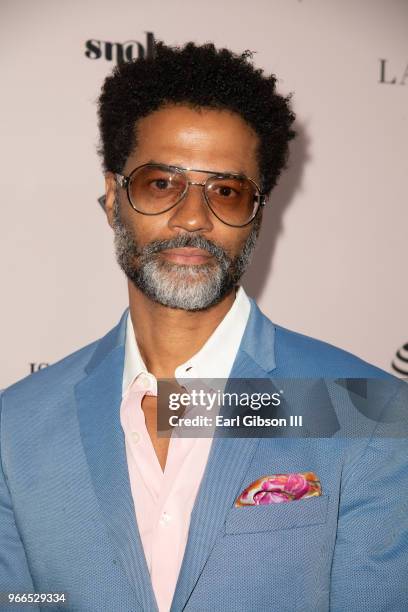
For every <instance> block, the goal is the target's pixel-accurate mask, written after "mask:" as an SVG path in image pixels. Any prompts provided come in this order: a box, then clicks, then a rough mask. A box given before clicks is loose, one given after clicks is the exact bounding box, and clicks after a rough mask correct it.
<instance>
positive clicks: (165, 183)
mask: <svg viewBox="0 0 408 612" xmlns="http://www.w3.org/2000/svg"><path fill="white" fill-rule="evenodd" d="M150 185H151V186H152V187H153V188H155V189H158V190H159V191H165V190H166V189H168V188H169V187H170V186H171V183H170V181H169V180H167V179H164V178H159V179H155V180H154V181H151V183H150Z"/></svg>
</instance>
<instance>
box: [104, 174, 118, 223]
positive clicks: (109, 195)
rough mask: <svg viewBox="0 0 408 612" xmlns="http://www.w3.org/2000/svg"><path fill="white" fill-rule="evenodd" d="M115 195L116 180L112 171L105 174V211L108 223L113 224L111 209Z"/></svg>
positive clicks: (112, 208)
mask: <svg viewBox="0 0 408 612" xmlns="http://www.w3.org/2000/svg"><path fill="white" fill-rule="evenodd" d="M115 197H116V181H115V177H114V174H113V172H107V173H106V174H105V212H106V218H107V219H108V223H109V225H110V226H111V227H112V226H113V210H114V206H115Z"/></svg>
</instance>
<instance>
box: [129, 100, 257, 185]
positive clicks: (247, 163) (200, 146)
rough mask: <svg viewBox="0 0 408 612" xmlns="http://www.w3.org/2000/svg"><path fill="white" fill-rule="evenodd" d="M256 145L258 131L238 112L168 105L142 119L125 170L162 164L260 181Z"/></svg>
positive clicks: (137, 125)
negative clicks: (236, 175)
mask: <svg viewBox="0 0 408 612" xmlns="http://www.w3.org/2000/svg"><path fill="white" fill-rule="evenodd" d="M258 143H259V138H258V136H257V135H256V133H255V132H254V130H253V129H252V128H251V127H250V126H249V125H248V124H247V123H246V122H245V121H244V119H242V117H240V115H238V114H236V113H232V112H230V111H227V110H214V109H208V108H199V109H195V108H191V107H189V106H168V107H164V108H161V109H159V110H157V111H154V112H153V113H151V114H149V115H147V116H146V117H144V118H142V119H140V120H139V121H138V123H137V124H136V148H135V150H134V151H133V152H132V154H131V155H130V156H129V159H128V160H127V163H126V166H125V168H126V170H127V171H129V170H131V169H132V167H135V166H136V165H138V164H143V163H147V162H158V163H163V164H173V165H177V166H183V167H188V168H199V169H202V170H217V171H220V172H223V171H224V172H228V171H229V172H242V173H244V174H246V175H248V176H250V177H252V178H256V179H259V176H258V174H259V172H258V160H257V151H258Z"/></svg>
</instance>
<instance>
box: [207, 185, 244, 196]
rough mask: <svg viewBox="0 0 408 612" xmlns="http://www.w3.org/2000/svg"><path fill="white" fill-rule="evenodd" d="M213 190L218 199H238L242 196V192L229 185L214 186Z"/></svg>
mask: <svg viewBox="0 0 408 612" xmlns="http://www.w3.org/2000/svg"><path fill="white" fill-rule="evenodd" d="M211 190H212V192H213V193H215V194H216V195H217V196H218V197H220V198H225V199H232V198H236V197H239V195H240V190H239V189H237V188H235V185H234V186H232V185H228V184H218V185H217V184H214V185H213V186H212V189H211Z"/></svg>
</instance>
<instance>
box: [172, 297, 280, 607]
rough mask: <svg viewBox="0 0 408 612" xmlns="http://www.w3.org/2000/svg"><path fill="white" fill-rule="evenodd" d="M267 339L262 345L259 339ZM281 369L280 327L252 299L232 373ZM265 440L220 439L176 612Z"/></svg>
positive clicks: (199, 501) (194, 523) (198, 508)
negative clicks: (276, 340)
mask: <svg viewBox="0 0 408 612" xmlns="http://www.w3.org/2000/svg"><path fill="white" fill-rule="evenodd" d="M259 338H262V339H263V342H262V343H259V342H258V340H257V339H259ZM274 368H275V359H274V327H273V325H272V323H271V322H270V321H269V320H268V319H266V317H264V316H263V315H262V313H261V312H260V310H259V309H258V307H257V306H256V304H255V302H253V301H252V300H251V313H250V316H249V320H248V323H247V326H246V329H245V333H244V336H243V338H242V342H241V345H240V349H239V351H238V354H237V357H236V359H235V362H234V365H233V367H232V370H231V374H230V379H232V378H247V379H250V378H268V377H269V375H268V373H269V372H270V371H271V370H273V369H274ZM259 440H260V438H248V439H247V438H244V439H239V438H238V439H237V438H215V439H214V440H213V442H212V445H211V450H210V454H209V457H208V462H207V467H206V470H205V472H204V476H203V479H202V482H201V486H200V489H199V492H198V495H197V498H196V501H195V504H194V508H193V512H192V514H191V521H190V530H189V537H188V541H187V546H186V550H185V554H184V558H183V563H182V566H181V570H180V575H179V579H178V582H177V586H176V591H175V594H174V598H173V602H172V606H171V612H180V610H183V609H184V607H185V606H186V604H187V602H188V600H189V598H190V596H191V594H192V591H193V589H194V587H195V585H196V583H197V581H198V579H199V577H200V575H201V573H202V571H203V569H204V567H205V564H206V562H207V560H208V557H209V556H210V553H211V551H212V549H213V547H214V545H215V543H216V540H217V537H218V536H219V534H220V533H222V530H223V526H224V523H225V519H226V515H227V512H228V511H229V510H230V508H231V507H232V506H233V504H234V501H235V499H236V497H237V496H238V495H239V493H240V491H241V490H242V487H243V483H244V479H245V474H246V472H247V470H248V468H249V465H250V463H251V460H252V457H253V455H254V453H255V451H256V449H257V447H258V444H259Z"/></svg>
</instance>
